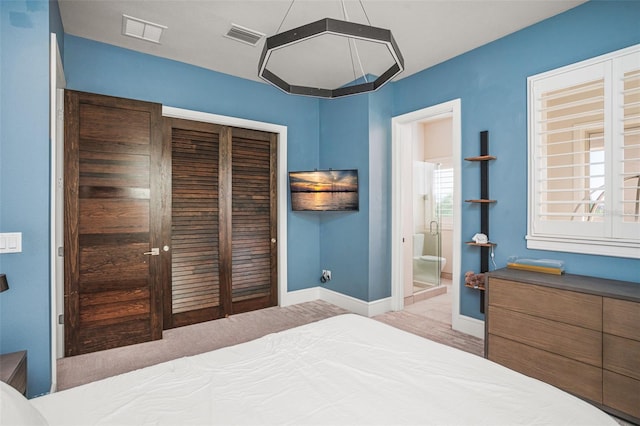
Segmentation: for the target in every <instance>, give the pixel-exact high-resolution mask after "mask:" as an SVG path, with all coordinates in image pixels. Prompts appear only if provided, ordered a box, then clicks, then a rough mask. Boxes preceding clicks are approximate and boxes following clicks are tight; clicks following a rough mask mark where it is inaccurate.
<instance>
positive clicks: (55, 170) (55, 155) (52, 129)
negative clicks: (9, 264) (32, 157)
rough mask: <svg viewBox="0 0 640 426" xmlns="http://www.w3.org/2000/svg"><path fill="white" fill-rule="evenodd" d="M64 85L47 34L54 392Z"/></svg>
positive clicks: (59, 345)
mask: <svg viewBox="0 0 640 426" xmlns="http://www.w3.org/2000/svg"><path fill="white" fill-rule="evenodd" d="M66 85H67V83H66V80H65V78H64V69H63V66H62V59H61V57H60V49H59V47H58V38H57V35H56V33H51V38H50V44H49V137H50V139H51V147H50V152H51V154H50V155H51V159H50V161H51V171H50V173H51V175H50V176H51V177H50V181H51V188H50V194H51V195H50V196H51V211H50V230H49V233H50V236H49V241H50V244H51V245H50V247H49V255H50V262H49V263H50V271H49V281H50V285H51V296H50V298H51V392H55V390H56V387H57V376H58V369H57V359H58V355H59V354H62V353H64V347H63V346H64V325H59V324H58V314H60V313H62V312H63V311H64V306H63V305H62V303H63V302H62V300H63V298H62V292H63V290H64V259H63V258H62V257H61V256H58V247H62V245H63V241H64V236H63V234H62V230H63V223H64V207H63V206H64V198H63V195H62V194H63V185H62V176H63V171H64V167H63V164H64V125H63V120H64V88H65V87H66ZM60 356H61V355H60Z"/></svg>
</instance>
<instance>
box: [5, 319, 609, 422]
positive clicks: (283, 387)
mask: <svg viewBox="0 0 640 426" xmlns="http://www.w3.org/2000/svg"><path fill="white" fill-rule="evenodd" d="M25 401H26V400H25ZM28 403H29V404H30V409H33V407H35V408H36V409H37V411H38V412H39V413H40V414H41V415H42V417H43V418H44V420H46V423H43V424H49V425H51V426H53V425H65V426H67V425H205V424H206V425H214V424H215V425H217V424H222V425H230V424H240V425H247V424H250V425H266V424H289V425H303V424H323V425H334V424H350V425H363V424H379V425H400V424H412V425H418V424H421V425H426V424H435V425H445V424H451V425H482V424H484V425H514V424H522V425H525V424H526V425H581V426H584V425H617V423H616V422H615V421H614V420H613V419H612V418H611V417H610V416H608V415H607V414H605V413H604V412H602V411H600V410H599V409H597V408H595V407H594V406H592V405H590V404H588V403H586V402H584V401H582V400H580V399H578V398H576V397H574V396H572V395H569V394H567V393H565V392H563V391H560V390H558V389H557V388H555V387H553V386H550V385H547V384H545V383H542V382H540V381H538V380H535V379H531V378H529V377H526V376H524V375H521V374H519V373H516V372H514V371H511V370H509V369H507V368H505V367H502V366H500V365H497V364H495V363H493V362H490V361H488V360H486V359H484V358H481V357H478V356H475V355H471V354H468V353H466V352H462V351H459V350H457V349H453V348H450V347H448V346H444V345H441V344H438V343H435V342H432V341H429V340H426V339H423V338H421V337H418V336H415V335H413V334H410V333H406V332H404V331H401V330H398V329H396V328H393V327H391V326H388V325H385V324H382V323H380V322H378V321H375V320H371V319H368V318H364V317H360V316H357V315H341V316H338V317H334V318H330V319H326V320H323V321H320V322H317V323H312V324H308V325H304V326H301V327H297V328H294V329H291V330H286V331H283V332H280V333H275V334H271V335H268V336H265V337H263V338H260V339H257V340H254V341H251V342H247V343H244V344H241V345H237V346H232V347H228V348H223V349H219V350H216V351H213V352H209V353H204V354H201V355H196V356H192V357H188V358H181V359H177V360H174V361H170V362H166V363H163V364H159V365H155V366H152V367H148V368H144V369H141V370H138V371H133V372H131V373H127V374H123V375H120V376H116V377H111V378H108V379H105V380H101V381H98V382H94V383H89V384H87V385H84V386H79V387H77V388H73V389H69V390H66V391H62V392H58V393H54V394H51V395H46V396H43V397H39V398H35V399H32V400H30V401H29V402H28ZM4 405H5V404H4V402H3V406H4ZM5 411H6V409H5ZM34 411H35V410H34ZM6 414H7V413H6V412H5V413H3V417H4V416H5V415H6ZM34 415H36V417H37V416H38V415H39V414H37V413H36V414H34ZM44 420H43V421H44Z"/></svg>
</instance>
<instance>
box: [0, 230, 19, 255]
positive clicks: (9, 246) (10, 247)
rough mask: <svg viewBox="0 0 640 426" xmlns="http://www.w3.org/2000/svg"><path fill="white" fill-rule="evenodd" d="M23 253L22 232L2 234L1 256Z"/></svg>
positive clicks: (0, 243)
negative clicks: (3, 254)
mask: <svg viewBox="0 0 640 426" xmlns="http://www.w3.org/2000/svg"><path fill="white" fill-rule="evenodd" d="M21 252H22V232H5V233H1V234H0V254H2V253H21Z"/></svg>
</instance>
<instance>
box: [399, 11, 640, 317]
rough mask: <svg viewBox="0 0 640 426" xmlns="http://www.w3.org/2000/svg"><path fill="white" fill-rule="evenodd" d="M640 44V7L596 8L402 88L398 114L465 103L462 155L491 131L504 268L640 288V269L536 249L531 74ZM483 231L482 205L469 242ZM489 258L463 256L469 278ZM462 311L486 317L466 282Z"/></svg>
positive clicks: (468, 170) (470, 221) (473, 211)
mask: <svg viewBox="0 0 640 426" xmlns="http://www.w3.org/2000/svg"><path fill="white" fill-rule="evenodd" d="M639 42H640V2H637V1H633V2H626V1H618V2H612V1H606V2H603V1H591V2H588V3H586V4H584V5H581V6H579V7H577V8H575V9H571V10H569V11H567V12H565V13H563V14H560V15H557V16H555V17H553V18H550V19H548V20H546V21H543V22H541V23H539V24H537V25H534V26H531V27H528V28H526V29H524V30H522V31H519V32H517V33H514V34H512V35H509V36H507V37H504V38H502V39H500V40H497V41H495V42H493V43H490V44H488V45H485V46H482V47H480V48H478V49H475V50H473V51H471V52H468V53H466V54H464V55H461V56H458V57H456V58H453V59H451V60H449V61H447V62H444V63H442V64H439V65H437V66H434V67H432V68H430V69H427V70H425V71H422V72H420V73H418V74H415V75H413V76H411V77H408V78H405V79H403V80H400V81H399V82H397V83H395V84H394V93H393V96H394V100H393V114H394V115H400V114H404V113H407V112H411V111H415V110H418V109H421V108H425V107H428V106H431V105H436V104H439V103H442V102H445V101H448V100H451V99H455V98H461V99H462V157H463V158H464V157H470V156H474V155H478V154H479V149H480V146H479V132H480V131H482V130H489V151H490V153H491V154H493V155H496V156H497V157H498V159H497V160H496V161H492V162H491V163H490V165H489V170H490V173H489V184H490V194H491V198H495V199H497V200H498V203H497V204H495V205H492V206H491V207H490V213H489V215H490V236H491V239H492V240H494V241H496V242H497V243H498V246H497V249H496V252H495V253H496V263H497V265H498V267H503V266H505V265H506V259H507V257H509V256H511V255H516V256H523V257H536V258H553V259H560V260H564V261H565V265H566V270H567V272H569V273H575V274H582V275H593V276H598V277H604V278H611V279H620V280H630V281H640V272H639V271H640V261H638V260H632V259H622V258H614V257H605V256H591V255H579V254H568V253H560V252H545V251H536V250H527V248H526V241H525V239H524V237H525V235H526V233H527V115H526V114H527V104H526V102H527V88H526V81H527V76H529V75H533V74H537V73H540V72H543V71H547V70H550V69H554V68H557V67H560V66H563V65H567V64H570V63H574V62H577V61H581V60H584V59H587V58H590V57H594V56H598V55H601V54H604V53H606V52H610V51H614V50H617V49H621V48H624V47H627V46H630V45H632V44H635V43H639ZM478 176H479V167H478V165H477V164H472V163H469V162H463V164H462V199H470V198H477V197H478V195H479V191H480V188H479V183H478ZM479 229H480V213H479V209H478V208H477V206H476V205H468V204H465V205H463V211H462V230H461V232H462V238H463V240H465V239H467V240H468V239H470V238H471V236H472V235H473V234H475V233H476V232H478V230H479ZM479 264H480V260H479V252H478V250H477V249H475V248H473V247H466V246H463V248H462V259H461V265H462V271H467V270H478V269H479V266H480V265H479ZM459 285H461V288H462V293H461V312H462V313H463V314H465V315H469V316H473V317H477V318H481V317H482V316H481V314H480V313H479V311H478V309H479V302H478V297H479V296H478V293H477V292H476V291H474V290H471V289H468V288H466V287H464V286H462V284H461V283H460V284H459Z"/></svg>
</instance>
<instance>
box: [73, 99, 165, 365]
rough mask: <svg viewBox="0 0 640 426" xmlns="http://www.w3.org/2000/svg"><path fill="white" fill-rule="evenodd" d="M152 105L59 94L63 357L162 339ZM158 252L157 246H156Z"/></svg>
mask: <svg viewBox="0 0 640 426" xmlns="http://www.w3.org/2000/svg"><path fill="white" fill-rule="evenodd" d="M160 119H161V106H160V105H159V104H153V103H148V102H140V101H133V100H128V99H120V98H113V97H108V96H101V95H94V94H88V93H81V92H73V91H66V92H65V185H64V186H65V190H64V198H65V213H64V222H65V231H64V232H65V246H64V250H65V252H64V263H65V315H64V318H65V354H66V356H71V355H78V354H82V353H86V352H92V351H98V350H103V349H108V348H113V347H117V346H124V345H129V344H134V343H139V342H144V341H149V340H155V339H160V338H161V337H162V317H161V313H162V306H161V301H162V298H161V287H160V283H161V271H160V268H159V266H160V265H159V262H158V260H159V257H160V256H151V255H145V254H144V253H149V252H151V249H152V248H153V247H156V248H157V247H162V245H163V244H164V243H163V241H162V240H161V236H160V235H161V233H160V225H161V222H160V218H161V215H162V206H163V203H162V200H161V197H162V193H163V189H162V181H161V176H162V172H163V170H162V167H163V165H162V161H163V153H164V151H163V146H162V135H161V128H160ZM160 253H162V252H160Z"/></svg>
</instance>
